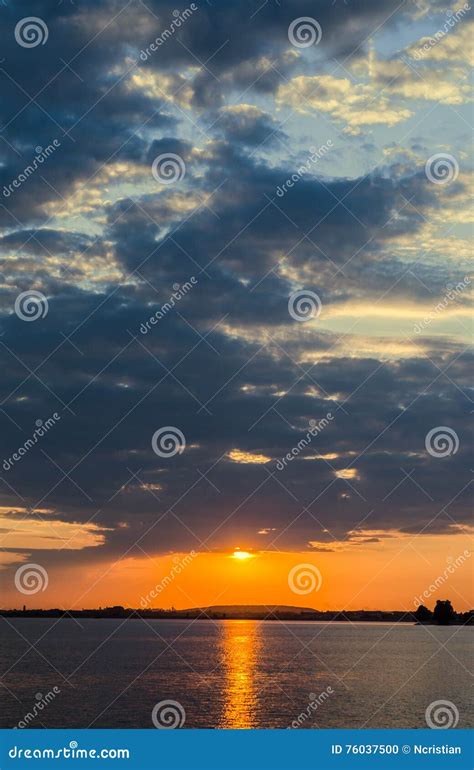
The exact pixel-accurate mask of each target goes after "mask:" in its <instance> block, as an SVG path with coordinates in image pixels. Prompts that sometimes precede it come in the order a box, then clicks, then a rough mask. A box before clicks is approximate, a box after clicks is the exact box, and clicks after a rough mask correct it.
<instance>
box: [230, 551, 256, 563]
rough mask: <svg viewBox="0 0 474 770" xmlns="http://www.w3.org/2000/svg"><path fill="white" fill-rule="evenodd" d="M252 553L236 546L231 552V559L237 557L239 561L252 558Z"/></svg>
mask: <svg viewBox="0 0 474 770" xmlns="http://www.w3.org/2000/svg"><path fill="white" fill-rule="evenodd" d="M253 557H254V554H253V553H249V552H248V551H241V550H240V548H236V549H235V551H234V553H233V554H232V558H233V559H239V561H245V559H253Z"/></svg>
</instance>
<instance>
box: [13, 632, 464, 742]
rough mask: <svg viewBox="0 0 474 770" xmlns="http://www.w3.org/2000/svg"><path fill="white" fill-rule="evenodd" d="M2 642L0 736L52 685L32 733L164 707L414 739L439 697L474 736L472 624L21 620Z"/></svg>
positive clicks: (217, 717)
mask: <svg viewBox="0 0 474 770" xmlns="http://www.w3.org/2000/svg"><path fill="white" fill-rule="evenodd" d="M0 632H1V645H0V676H1V683H2V684H3V687H2V688H0V698H1V709H0V726H1V727H13V726H15V725H16V724H17V723H18V722H19V721H20V720H21V719H23V718H24V715H25V714H27V713H28V712H30V713H31V711H32V708H33V706H34V704H35V699H36V696H37V694H42V695H43V696H44V695H45V694H46V693H48V692H49V691H52V690H53V688H54V687H57V688H59V690H60V692H59V694H57V695H56V697H55V698H54V699H53V700H52V701H51V702H50V703H49V704H48V705H47V706H46V707H45V708H44V709H43V710H42V711H41V712H40V713H39V714H38V716H36V717H35V719H34V720H33V721H31V722H30V726H31V727H49V728H60V727H78V728H85V727H89V726H91V727H103V728H138V727H142V728H143V727H144V728H146V727H153V724H152V721H151V713H152V710H153V707H154V705H155V704H156V703H157V702H159V701H162V700H165V699H171V700H174V701H178V702H179V703H180V704H181V705H182V706H183V708H184V710H185V713H186V722H185V727H201V728H204V727H217V728H231V727H237V728H275V727H278V728H286V727H288V726H291V725H292V723H294V721H295V720H297V719H298V717H299V716H300V715H301V714H304V715H305V716H304V718H303V719H301V718H300V720H299V724H300V726H301V729H305V728H318V727H319V728H335V727H348V728H350V727H353V728H357V727H379V728H381V727H407V728H421V727H426V723H425V710H426V708H427V706H428V705H429V704H430V703H431V702H433V701H435V700H440V699H447V700H450V701H452V702H453V703H454V704H455V705H456V707H457V709H458V710H459V714H460V719H459V724H458V726H459V727H472V726H474V720H473V719H472V713H473V698H472V685H471V681H470V673H469V669H470V667H471V663H472V655H471V651H472V640H473V629H472V628H468V627H461V626H450V627H438V626H415V625H411V624H396V625H390V624H383V623H380V624H379V623H377V624H376V623H367V624H363V623H357V624H354V623H330V624H325V623H314V622H307V623H306V622H286V623H285V624H282V623H280V622H272V621H253V620H248V621H247V620H224V621H207V620H199V621H194V622H191V621H189V620H147V621H142V620H138V619H134V620H126V621H124V620H112V619H110V620H109V619H100V620H82V619H81V620H80V621H76V620H73V619H61V620H59V621H58V620H57V619H26V618H25V619H22V618H21V619H7V620H4V619H0ZM324 692H325V693H326V695H324V696H323V698H322V699H320V700H321V703H320V705H319V706H318V708H317V709H316V710H315V711H314V710H313V709H311V707H309V706H308V704H309V701H310V700H314V696H319V695H320V694H321V693H324ZM36 702H37V700H36ZM308 711H309V715H308V713H307V712H308Z"/></svg>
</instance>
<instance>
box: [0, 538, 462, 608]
mask: <svg viewBox="0 0 474 770" xmlns="http://www.w3.org/2000/svg"><path fill="white" fill-rule="evenodd" d="M240 545H241V547H242V550H243V549H244V548H245V544H240ZM235 547H236V548H238V547H239V546H238V545H236V546H235ZM332 547H334V548H335V550H334V551H332V552H329V551H326V552H314V551H304V552H300V553H298V552H275V551H271V552H270V551H260V552H254V553H253V555H252V558H248V559H237V558H233V556H232V550H229V551H228V552H226V553H222V552H221V553H215V552H213V553H209V552H205V553H198V552H196V553H195V554H194V553H193V552H191V555H190V554H185V553H183V554H172V555H166V556H158V557H151V556H146V555H143V556H142V555H140V556H133V557H127V558H125V559H123V560H120V561H118V562H115V563H113V562H110V563H109V564H107V563H105V562H103V561H100V562H99V561H96V562H94V561H93V559H92V554H91V559H90V561H89V562H88V565H87V566H84V565H71V566H69V567H68V566H65V565H61V566H60V567H48V586H47V588H46V590H45V591H40V592H38V593H35V594H32V595H23V594H22V593H20V592H18V591H17V590H16V589H15V587H14V585H13V581H12V580H8V581H5V580H2V584H3V589H4V590H3V591H2V605H3V607H5V608H11V607H21V606H23V604H26V606H27V607H28V608H41V607H43V608H48V607H49V608H51V607H62V608H73V609H83V608H94V607H99V606H102V607H104V606H111V605H115V604H118V605H123V606H127V607H148V608H170V607H175V608H177V609H184V608H188V607H196V606H201V607H202V606H209V605H222V604H266V605H273V604H287V605H294V606H299V607H313V608H316V609H319V610H340V609H348V610H357V609H381V610H413V609H414V606H415V597H420V596H421V595H422V593H423V591H425V590H429V587H430V584H433V583H434V581H435V580H436V579H437V578H440V576H441V577H442V578H443V579H442V580H441V582H440V581H439V580H438V587H437V588H436V587H435V590H434V591H431V592H430V595H429V597H425V598H423V600H422V603H424V604H426V605H427V606H428V607H430V608H432V607H433V606H434V604H435V603H436V600H437V599H446V598H449V599H450V600H451V602H452V603H453V606H454V607H455V609H456V610H458V611H466V610H469V609H471V608H472V606H473V605H474V597H473V592H472V587H473V581H472V576H473V573H472V562H471V556H470V553H471V547H472V543H471V542H470V538H469V537H468V536H467V534H464V533H459V534H456V535H450V536H449V537H446V536H441V535H432V536H423V537H417V538H414V537H413V536H412V535H400V534H399V535H398V536H396V537H391V538H387V539H384V540H382V541H381V542H377V543H367V544H364V545H361V544H357V545H356V544H355V543H354V544H350V543H344V544H336V545H335V546H332ZM460 557H462V558H460ZM26 561H27V562H31V563H35V558H34V554H32V556H31V557H30V558H28V559H27V560H26ZM299 565H310V566H313V567H315V568H316V570H315V573H314V574H315V575H316V574H317V572H319V574H320V576H321V578H320V579H319V577H317V578H316V579H314V580H313V585H310V584H308V583H301V584H298V585H297V588H298V587H299V588H300V589H303V591H302V592H300V593H298V592H295V591H294V590H292V588H291V587H290V582H291V580H289V575H290V573H291V570H294V571H296V572H297V573H298V571H299ZM15 566H16V565H15ZM18 566H21V565H20V564H19V565H18ZM178 566H179V567H180V569H178ZM306 571H307V570H306ZM443 576H444V577H443ZM319 583H320V587H319V588H318V585H316V584H319ZM306 588H308V589H312V590H306ZM153 591H154V594H153Z"/></svg>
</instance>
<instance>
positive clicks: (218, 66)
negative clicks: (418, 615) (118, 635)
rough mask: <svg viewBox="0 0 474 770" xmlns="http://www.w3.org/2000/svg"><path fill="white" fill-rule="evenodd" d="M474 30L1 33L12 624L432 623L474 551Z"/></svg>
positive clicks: (270, 26) (357, 24) (331, 26)
mask: <svg viewBox="0 0 474 770" xmlns="http://www.w3.org/2000/svg"><path fill="white" fill-rule="evenodd" d="M20 6H21V8H20ZM178 12H180V14H181V15H180V14H178ZM30 16H31V17H35V19H40V21H42V24H43V26H41V25H40V26H39V27H38V28H37V30H36V32H37V33H38V34H39V35H40V36H42V40H41V41H40V42H39V43H36V42H34V43H32V41H31V38H30V39H29V38H23V40H22V37H21V33H22V30H21V22H22V21H24V20H25V19H26V18H27V17H30ZM177 19H180V25H179V27H175V26H174V23H175V22H176V20H177ZM308 19H309V21H308ZM296 21H298V22H299V24H301V23H302V24H306V26H308V25H309V32H308V29H307V30H306V32H305V34H302V35H301V36H299V34H298V25H296V26H295V25H294V24H293V22H296ZM34 23H35V24H36V25H38V21H36V22H34ZM473 27H474V24H473V20H472V11H471V10H470V9H467V5H466V7H465V6H464V4H463V3H459V2H454V3H453V2H441V1H440V0H433V1H431V2H425V0H418V1H417V2H412V1H411V0H410V1H407V2H401V3H400V2H399V0H357V1H356V0H334V2H331V0H325V1H324V2H318V1H316V2H315V0H312V1H311V2H309V0H291V2H286V1H285V2H281V3H279V2H277V0H267V2H260V1H256V2H253V1H251V0H248V1H245V0H229V2H225V3H224V2H222V3H219V2H216V1H214V2H213V3H211V2H200V1H199V2H196V4H194V3H193V4H189V5H182V6H181V5H176V3H175V2H174V0H173V2H167V1H161V0H143V1H142V0H132V1H131V2H115V1H114V0H76V2H74V3H73V2H69V0H64V1H63V2H57V0H35V2H22V3H21V4H15V3H6V4H5V5H2V4H0V31H1V39H2V50H1V52H0V60H1V61H0V89H1V99H0V111H1V113H2V114H1V119H0V124H1V131H0V204H1V205H0V228H1V229H0V260H1V264H0V301H1V308H0V309H1V320H0V355H1V359H2V379H3V382H2V389H1V411H0V420H1V431H0V442H1V455H0V464H1V465H2V470H1V471H0V482H1V483H0V493H1V497H0V547H1V551H0V570H1V571H0V582H1V588H2V598H1V602H0V604H1V606H3V607H21V606H23V604H26V605H27V606H28V607H58V606H59V607H74V608H83V607H95V606H99V605H101V606H104V605H115V604H123V605H126V606H131V607H139V606H140V602H141V601H142V599H143V597H146V596H147V595H148V594H149V593H150V591H152V590H153V589H154V587H156V586H159V585H161V586H162V583H161V581H163V579H164V578H166V577H167V576H168V578H169V579H168V580H166V581H165V582H166V586H165V587H163V586H162V587H161V588H160V589H159V591H158V596H157V597H155V598H154V599H153V601H151V602H149V604H148V605H147V606H152V607H171V606H175V607H177V608H185V607H192V606H206V605H211V604H218V605H222V604H237V603H248V604H267V605H269V604H288V605H289V604H291V605H298V606H302V607H315V608H318V609H342V608H347V609H359V608H367V609H373V608H380V609H407V610H412V609H413V606H414V597H416V596H418V595H420V594H421V593H422V592H423V591H424V590H425V589H427V588H428V586H429V585H430V584H431V583H432V582H433V581H434V580H435V579H436V578H437V577H438V576H439V575H443V573H444V572H445V570H446V569H447V568H448V567H449V565H452V564H453V563H455V562H456V559H458V557H459V556H460V555H461V554H464V553H468V554H469V553H470V549H471V548H472V514H471V509H470V503H471V501H472V490H471V489H470V486H469V484H470V478H471V470H470V469H471V468H472V459H471V458H470V449H471V448H472V436H471V434H470V432H469V429H468V420H469V417H470V415H471V413H472V409H473V407H472V399H471V396H472V382H471V381H470V378H469V374H470V370H471V372H472V368H471V355H470V351H469V343H470V340H471V335H472V325H471V308H470V299H471V297H472V283H471V279H470V264H469V262H470V259H469V258H470V256H471V248H470V237H471V235H472V224H471V221H472V209H471V208H470V205H469V201H470V178H471V176H470V172H471V161H470V156H471V150H472V146H471V139H470V117H471V114H472V110H471V103H470V97H471V90H470V85H469V77H470V65H471V63H472V62H471V61H470V60H471V58H472V44H471V42H470V41H471V40H472V33H473ZM170 30H171V31H170ZM164 31H166V34H165V36H164V37H162V36H163V32H164ZM437 33H438V34H437ZM308 34H309V38H308ZM436 34H437V37H436V38H435V37H434V36H435V35H436ZM311 36H312V37H311ZM25 40H27V41H28V40H29V42H28V43H27V44H25ZM157 40H159V41H160V42H159V43H156V41H157ZM151 44H154V48H155V50H153V48H151V47H150V46H151ZM46 148H52V149H50V150H48V152H46V156H47V157H44V158H43V160H41V161H38V162H37V163H36V165H37V168H35V170H34V171H33V172H32V173H30V172H28V173H27V174H26V177H25V169H26V168H27V167H28V166H31V164H32V163H33V161H34V159H35V157H38V156H42V153H44V152H45V149H46ZM302 167H304V168H305V170H304V171H303V172H302V171H301V168H302ZM172 298H173V299H172ZM152 318H153V321H152V320H151V319H152ZM45 426H46V427H45ZM38 429H42V430H41V431H40V432H41V433H42V434H43V435H38V434H37V433H35V431H37V430H38ZM311 431H312V432H311ZM438 436H441V439H440V441H437V437H438ZM32 439H33V445H31V446H30V445H28V448H27V450H24V451H22V452H21V453H20V454H18V452H19V449H20V448H22V447H25V444H26V442H28V441H29V440H32ZM446 447H447V449H446V451H444V449H445V448H446ZM20 455H21V456H20ZM285 458H286V459H285ZM236 550H240V551H245V552H247V553H248V554H249V558H244V559H240V558H236V557H235V555H234V556H233V555H232V554H234V553H235V552H236ZM190 554H191V557H190ZM183 560H184V562H183ZM183 563H184V566H182V567H180V569H179V572H178V573H177V570H176V566H177V565H180V564H183ZM28 564H30V565H33V567H34V568H35V569H37V565H39V566H40V567H41V569H42V570H44V572H45V574H46V575H47V586H45V585H44V584H43V588H44V589H45V590H39V591H36V592H34V593H33V592H32V593H25V592H24V591H22V590H19V589H18V583H19V580H18V570H19V569H21V567H23V566H24V565H28ZM35 565H36V566H35ZM302 565H303V566H304V565H310V567H314V570H315V571H314V572H313V574H315V575H317V576H318V580H317V581H316V583H317V585H316V586H314V587H313V588H312V589H311V590H310V591H305V592H298V591H295V590H294V585H292V581H291V579H290V578H289V575H290V574H291V571H292V570H293V569H294V568H295V567H301V566H302ZM41 574H43V573H41ZM445 598H450V599H451V601H452V602H453V604H454V606H455V607H456V609H459V610H467V609H470V608H472V605H473V595H472V565H471V561H470V555H468V556H466V557H465V559H464V560H463V563H462V564H460V565H459V566H456V568H455V569H452V570H451V571H450V573H449V576H448V578H447V579H446V581H445V582H444V583H443V585H442V587H440V588H438V589H437V590H436V591H435V592H432V594H431V595H430V597H429V598H428V599H427V600H426V604H427V605H428V606H430V607H432V606H433V604H434V603H435V601H436V599H445Z"/></svg>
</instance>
